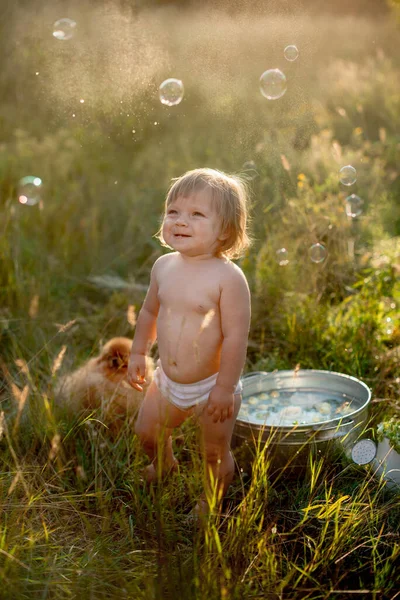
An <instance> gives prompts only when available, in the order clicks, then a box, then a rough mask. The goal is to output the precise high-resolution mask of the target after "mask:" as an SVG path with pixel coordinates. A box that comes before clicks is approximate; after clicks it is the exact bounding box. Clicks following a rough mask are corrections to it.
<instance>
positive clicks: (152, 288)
mask: <svg viewBox="0 0 400 600" xmlns="http://www.w3.org/2000/svg"><path fill="white" fill-rule="evenodd" d="M159 260H160V259H157V260H156V262H155V263H154V265H153V268H152V270H151V276H150V285H149V289H148V290H147V294H146V298H145V299H144V302H143V305H142V308H141V309H140V312H139V315H138V318H137V321H136V328H135V335H134V338H133V342H132V349H131V354H130V358H129V365H128V373H127V381H128V383H130V385H131V386H132V387H134V388H135V389H137V390H139V391H140V392H142V391H143V387H142V386H141V385H140V384H141V383H144V382H145V381H146V380H145V377H146V354H148V352H149V351H150V348H151V346H152V344H153V343H154V341H155V339H156V337H157V329H156V322H157V315H158V310H159V301H158V285H157V263H158V261H159Z"/></svg>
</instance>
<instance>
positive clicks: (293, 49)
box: [283, 44, 299, 62]
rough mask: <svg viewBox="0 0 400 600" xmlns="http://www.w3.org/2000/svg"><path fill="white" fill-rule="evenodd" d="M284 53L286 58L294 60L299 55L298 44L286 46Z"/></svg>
mask: <svg viewBox="0 0 400 600" xmlns="http://www.w3.org/2000/svg"><path fill="white" fill-rule="evenodd" d="M283 54H284V55H285V58H286V60H289V61H290V62H293V61H294V60H296V58H297V57H298V56H299V50H298V48H297V46H295V45H294V44H291V45H290V46H286V48H285V50H284V51H283Z"/></svg>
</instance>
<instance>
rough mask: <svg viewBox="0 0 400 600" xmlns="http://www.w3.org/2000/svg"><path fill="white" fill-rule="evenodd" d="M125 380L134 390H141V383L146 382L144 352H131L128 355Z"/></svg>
mask: <svg viewBox="0 0 400 600" xmlns="http://www.w3.org/2000/svg"><path fill="white" fill-rule="evenodd" d="M126 381H127V382H128V383H129V385H131V386H132V387H133V388H135V390H139V392H143V385H141V384H143V383H146V357H145V355H144V354H131V355H130V357H129V364H128V371H127V374H126Z"/></svg>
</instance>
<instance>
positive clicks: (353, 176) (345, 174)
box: [339, 165, 357, 185]
mask: <svg viewBox="0 0 400 600" xmlns="http://www.w3.org/2000/svg"><path fill="white" fill-rule="evenodd" d="M339 178H340V182H341V183H343V185H353V183H355V182H356V181H357V171H356V170H355V168H354V167H352V166H351V165H346V166H345V167H342V168H341V169H340V171H339Z"/></svg>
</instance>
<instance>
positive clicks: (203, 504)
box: [193, 498, 210, 517]
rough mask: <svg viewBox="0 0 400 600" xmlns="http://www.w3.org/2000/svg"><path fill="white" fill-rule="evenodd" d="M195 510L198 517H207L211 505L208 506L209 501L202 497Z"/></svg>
mask: <svg viewBox="0 0 400 600" xmlns="http://www.w3.org/2000/svg"><path fill="white" fill-rule="evenodd" d="M193 512H194V514H195V515H197V516H198V517H207V516H208V515H209V514H210V507H209V506H208V502H207V501H206V500H204V498H200V500H199V501H198V502H197V504H196V506H195V507H194V509H193Z"/></svg>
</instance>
